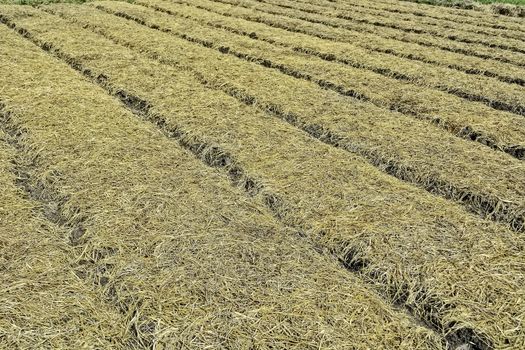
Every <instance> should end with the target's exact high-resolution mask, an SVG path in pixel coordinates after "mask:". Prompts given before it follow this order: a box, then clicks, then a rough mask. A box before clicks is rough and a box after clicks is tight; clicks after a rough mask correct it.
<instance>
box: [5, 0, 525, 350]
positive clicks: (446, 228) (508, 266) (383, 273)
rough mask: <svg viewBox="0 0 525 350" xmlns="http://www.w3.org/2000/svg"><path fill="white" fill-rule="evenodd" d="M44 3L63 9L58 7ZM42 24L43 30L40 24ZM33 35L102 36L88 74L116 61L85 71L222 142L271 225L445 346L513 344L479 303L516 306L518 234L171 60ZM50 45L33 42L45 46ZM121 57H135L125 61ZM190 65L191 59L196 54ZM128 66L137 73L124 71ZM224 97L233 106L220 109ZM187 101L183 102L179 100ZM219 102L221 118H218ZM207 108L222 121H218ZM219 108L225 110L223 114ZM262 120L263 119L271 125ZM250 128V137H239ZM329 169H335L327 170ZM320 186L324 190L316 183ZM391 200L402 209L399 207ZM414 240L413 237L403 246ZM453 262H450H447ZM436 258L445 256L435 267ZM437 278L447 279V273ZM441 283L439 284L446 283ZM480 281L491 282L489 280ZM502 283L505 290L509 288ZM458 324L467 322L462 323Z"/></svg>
mask: <svg viewBox="0 0 525 350" xmlns="http://www.w3.org/2000/svg"><path fill="white" fill-rule="evenodd" d="M52 8H53V9H55V10H56V9H58V8H61V9H64V8H67V6H53V7H52ZM4 11H5V10H4ZM4 11H2V12H4ZM77 11H78V9H77ZM97 16H98V19H99V22H100V23H102V22H106V21H103V14H100V15H97ZM33 20H34V18H33ZM17 21H18V20H17ZM117 22H118V21H117ZM46 23H47V26H48V29H47V30H45V29H44V28H45V27H46ZM109 24H111V23H109ZM25 26H26V25H25V24H24V27H25ZM126 27H127V26H126V25H124V24H120V23H119V24H118V25H117V24H115V28H118V29H119V33H120V34H118V35H122V36H123V37H129V36H130V34H129V33H126V31H125V30H124V29H125V28H126ZM129 29H130V30H133V33H135V34H133V35H137V34H138V33H140V32H142V31H138V30H137V29H136V28H135V27H134V26H131V25H130V26H129ZM33 30H34V31H37V32H38V31H45V32H46V33H50V32H53V34H49V35H51V36H58V37H59V38H60V40H58V42H63V43H64V45H67V47H69V48H70V49H71V50H74V48H75V47H76V48H77V49H78V50H80V52H84V50H85V45H87V43H88V41H89V42H90V41H91V40H93V41H95V42H99V41H100V47H101V48H102V49H103V50H105V51H104V52H106V55H107V54H111V55H113V56H111V57H112V58H113V59H109V56H105V57H104V58H103V59H101V55H100V54H96V55H93V56H91V57H90V58H85V59H88V60H89V62H91V65H90V66H89V67H88V69H89V70H90V71H91V72H96V70H95V68H94V67H93V66H95V65H105V64H111V62H112V61H116V62H114V63H113V64H114V68H113V69H118V67H119V66H120V67H127V68H125V70H126V73H125V74H119V73H116V74H115V75H111V76H110V75H109V74H107V72H106V74H104V73H98V72H96V73H95V74H98V75H99V74H104V76H105V78H104V80H107V81H109V82H115V81H121V82H125V84H126V85H127V90H135V89H136V90H137V91H140V92H141V93H143V94H149V96H150V97H151V99H146V98H143V99H144V100H145V101H149V100H151V101H150V102H151V103H152V106H153V107H152V108H155V109H156V110H157V109H158V111H164V113H163V114H162V115H164V116H165V118H166V121H167V122H170V123H173V124H174V125H176V124H177V123H182V122H183V121H184V123H191V127H192V129H193V130H195V132H196V133H197V132H200V133H203V134H205V135H207V137H210V138H216V140H220V139H222V140H224V144H223V147H224V148H225V149H226V148H228V149H232V150H234V151H235V152H231V154H233V155H235V157H236V160H237V162H240V163H242V164H243V166H244V167H246V169H250V170H249V171H250V172H251V173H254V174H257V177H260V178H261V180H260V181H261V183H264V184H265V185H264V186H265V188H268V189H272V193H275V195H277V196H278V198H282V199H283V202H281V203H277V204H276V203H275V201H273V200H270V201H268V200H267V201H266V205H267V206H270V207H272V208H275V207H276V206H277V208H279V210H278V211H277V212H278V213H279V215H277V216H278V217H279V218H280V220H283V221H285V222H288V223H289V224H293V225H294V226H298V227H301V228H303V229H304V232H305V233H307V235H308V236H309V237H311V238H312V239H313V240H314V241H318V242H319V244H320V247H325V248H327V249H329V251H332V252H334V254H337V255H338V256H339V257H340V258H341V259H343V260H344V261H345V262H346V265H347V266H348V267H349V268H354V269H357V270H358V271H359V273H360V274H361V275H362V276H366V277H367V278H369V279H370V280H372V281H374V283H376V284H377V285H378V286H382V289H383V290H384V291H385V293H386V294H387V295H390V296H391V297H393V296H396V297H395V298H394V300H397V301H400V302H402V303H403V304H404V305H405V306H406V307H407V308H408V309H411V310H412V312H413V313H414V314H415V315H416V316H417V317H420V318H422V319H424V320H426V321H427V322H429V323H433V322H434V323H436V327H438V328H440V329H442V331H443V332H445V333H446V334H448V337H447V339H448V340H449V342H450V344H452V345H453V346H456V345H457V346H461V345H462V343H460V344H457V343H453V339H461V338H462V337H463V336H465V337H466V339H465V338H463V340H462V341H466V342H470V341H471V342H472V344H474V345H475V348H478V349H487V348H491V347H492V346H500V345H502V344H505V342H507V343H509V344H513V345H514V344H521V343H522V341H523V338H522V336H521V335H520V334H515V333H510V332H505V333H504V332H501V329H508V330H510V329H515V327H514V322H515V321H512V320H511V319H504V320H501V319H499V320H498V321H495V320H492V319H491V318H492V317H493V316H490V315H491V314H492V313H491V311H489V310H487V309H486V308H489V309H492V308H493V307H494V308H496V309H497V310H509V312H513V313H514V314H515V313H516V312H517V310H515V307H516V302H519V300H521V299H520V298H521V296H520V295H521V294H520V293H522V291H521V289H520V288H521V287H520V286H522V285H523V284H522V283H521V282H520V281H519V280H516V279H519V278H521V277H519V276H522V275H523V274H522V273H521V272H519V271H518V270H520V269H521V268H522V267H521V265H520V264H519V263H518V261H520V259H522V257H521V255H520V254H522V253H521V251H522V248H521V246H517V245H518V244H522V239H521V238H520V236H519V235H516V234H514V233H512V232H510V231H507V230H506V229H505V228H503V227H501V226H499V225H495V224H491V223H488V222H485V221H482V220H479V219H477V218H475V217H472V216H470V215H467V214H466V213H465V212H464V211H463V210H461V209H459V208H458V207H456V206H454V205H451V204H450V203H448V202H446V201H443V200H441V199H439V198H436V197H433V196H430V195H428V194H426V193H425V192H422V191H420V190H417V189H415V188H413V187H411V186H406V185H404V184H402V183H400V182H398V181H397V180H394V179H391V178H390V177H388V176H386V175H384V174H382V173H380V172H378V171H377V170H376V169H374V168H373V167H371V166H370V165H368V164H366V163H364V162H363V161H361V160H360V159H359V158H358V157H349V155H348V154H346V153H341V152H340V151H338V150H337V149H335V148H332V147H328V146H325V145H323V144H321V143H319V142H317V141H315V139H310V138H305V136H304V134H303V133H300V132H298V131H297V130H295V129H294V128H292V127H290V126H289V125H287V124H284V123H282V122H279V121H278V120H277V119H273V118H272V119H269V118H264V117H259V116H257V115H255V116H254V113H259V112H256V111H254V110H252V111H251V112H249V110H244V108H248V107H242V105H239V104H238V102H235V100H233V99H228V98H227V96H224V94H222V93H220V92H217V93H219V94H220V95H221V96H222V97H220V98H219V99H216V98H214V97H213V95H214V94H215V93H214V92H213V91H212V90H210V91H206V92H201V93H202V94H204V96H203V97H199V96H202V95H199V92H198V86H196V84H195V82H193V81H188V80H189V79H190V78H191V76H193V77H195V78H197V76H195V75H194V74H192V75H190V77H186V78H184V79H177V78H175V77H177V76H180V75H181V74H184V73H185V70H184V69H181V68H182V67H181V68H177V69H175V68H174V69H170V68H169V66H162V68H161V69H158V68H159V67H158V66H157V67H155V63H154V61H150V60H147V61H148V62H146V64H144V65H142V64H139V62H140V61H141V60H142V58H141V57H140V55H138V56H137V55H134V54H133V53H132V52H129V53H128V54H126V55H123V54H122V53H121V52H119V51H118V50H117V46H112V45H110V44H109V43H107V42H105V41H104V40H102V38H98V39H96V38H95V37H91V36H90V35H86V34H85V33H84V34H83V35H82V37H83V38H84V41H83V42H82V43H78V41H75V38H77V37H78V35H79V34H81V33H79V32H77V31H76V30H75V29H74V28H73V27H70V26H69V27H64V28H62V29H60V26H59V25H57V22H54V21H51V20H50V19H48V18H46V19H45V20H42V21H41V22H39V23H35V27H34V28H32V29H31V31H33ZM41 35H46V34H41ZM67 38H69V39H67ZM156 38H158V37H156ZM55 41H56V40H51V38H48V39H45V40H44V39H42V42H43V43H46V42H47V43H50V42H55ZM102 42H105V43H104V44H102ZM48 45H49V44H48ZM49 47H51V46H49ZM52 50H57V49H56V48H52ZM106 50H107V51H106ZM97 57H98V58H97ZM172 57H173V56H172ZM122 60H125V61H126V62H135V64H134V65H133V66H130V65H129V64H125V63H126V62H124V61H122ZM195 60H197V61H198V59H197V58H195ZM92 65H93V66H92ZM137 66H138V69H137V70H130V69H129V67H137ZM147 67H151V68H157V69H155V71H156V72H157V73H156V74H152V71H148V70H147ZM121 69H122V68H121ZM102 71H103V70H102ZM177 72H178V75H177ZM162 75H164V76H165V77H166V79H168V78H169V79H171V81H172V82H177V84H181V83H183V82H185V81H188V86H189V87H188V90H187V93H188V94H189V95H188V96H192V97H191V98H190V97H185V96H184V94H182V95H181V93H182V92H183V91H185V89H183V88H182V87H181V86H180V85H177V86H173V88H167V87H169V86H170V85H168V84H159V85H157V84H158V83H159V81H161V80H159V79H160V76H162ZM148 77H150V78H148ZM206 82H207V83H208V84H210V83H213V82H214V81H213V80H210V79H208V78H207V79H206ZM216 83H220V82H219V81H217V82H216ZM172 85H173V83H172ZM197 85H198V84H197ZM154 86H159V88H157V89H155V88H153V87H154ZM184 93H186V92H184ZM163 94H164V95H163ZM163 96H164V98H163ZM154 99H155V100H154ZM198 101H204V102H203V103H204V106H202V108H208V109H206V112H204V110H203V109H200V108H201V107H198V108H197V106H195V103H197V102H198ZM211 101H217V103H218V104H219V107H218V108H217V109H216V111H215V112H213V110H210V109H209V108H211V107H213V106H214V104H210V102H211ZM181 103H182V105H181ZM230 103H232V104H233V105H232V106H231V107H227V106H228V105H229V104H230ZM190 104H191V106H193V107H191V108H189V107H187V106H189V105H190ZM229 108H231V114H230V113H226V110H230V109H229ZM196 111H201V112H202V113H200V114H199V118H195V117H194V114H193V113H195V112H196ZM217 113H219V114H220V115H221V116H222V117H221V118H218V117H217ZM185 115H186V116H185ZM225 115H226V116H228V117H227V118H225V117H224V116H225ZM250 116H252V117H250ZM260 123H263V124H260ZM268 123H272V124H271V126H270V124H268ZM268 127H269V128H270V130H272V132H271V133H268V132H266V131H265V130H269V129H268ZM225 128H226V129H225ZM225 130H228V131H227V132H225ZM243 130H245V131H244V132H243ZM243 133H244V134H243ZM246 133H247V134H246ZM248 134H249V135H251V136H249V137H248V136H247V135H248ZM243 135H246V136H243ZM268 138H271V141H269V139H268ZM307 144H310V145H309V146H308V145H307ZM269 145H271V147H269ZM302 150H304V151H302ZM306 150H307V151H306ZM319 152H320V153H319ZM330 164H332V165H333V164H338V166H337V167H336V168H334V167H331V166H330ZM310 165H311V166H310ZM298 166H300V167H301V169H300V170H299V168H297V167H298ZM321 183H322V186H318V185H317V184H321ZM363 189H366V191H364V190H363ZM320 198H322V201H321V202H320V201H319V199H320ZM371 200H372V202H373V205H371V204H370V203H371V202H370V201H371ZM366 203H368V204H366ZM396 203H397V204H399V203H405V204H402V205H400V206H398V205H397V204H396ZM274 210H275V209H274ZM417 213H420V214H417ZM444 213H446V219H444ZM387 218H388V219H387ZM385 219H387V220H386V221H383V220H385ZM385 225H386V226H385ZM386 232H390V233H389V234H386ZM471 235H472V236H471ZM508 235H510V236H508ZM416 237H417V241H418V242H417V243H416V242H414V241H413V240H414V238H416ZM459 237H460V239H458V238H459ZM468 237H471V238H470V239H469V238H468ZM410 242H412V243H410ZM431 242H432V243H431ZM416 246H417V247H418V248H417V249H416V248H415V247H416ZM410 247H414V249H411V248H410ZM502 250H503V251H504V252H503V251H502ZM395 251H396V252H398V253H394V252H395ZM492 254H494V255H492ZM465 257H468V259H469V263H467V264H470V265H469V266H472V270H471V271H470V270H465V269H464V268H463V267H464V266H465V265H464V264H465V263H466V262H461V259H464V258H465ZM491 257H492V258H491ZM455 259H459V260H458V261H456V260H455ZM501 259H503V260H501ZM452 260H454V261H455V262H454V263H452V264H451V263H450V261H452ZM445 261H448V262H449V263H447V264H443V263H444V262H445ZM495 264H498V265H499V264H503V265H504V266H505V268H504V269H503V270H500V269H499V268H498V269H496V270H494V266H495ZM445 265H446V266H445ZM503 265H501V268H503ZM474 266H475V267H474ZM489 266H490V267H489ZM407 269H408V270H407ZM516 269H517V270H516ZM469 271H470V272H469ZM491 271H492V272H491ZM495 271H497V272H495ZM501 271H505V276H501ZM507 273H508V275H506V274H507ZM442 274H446V278H445V277H444V276H443V275H442ZM436 276H439V277H436ZM441 276H443V277H441ZM511 276H512V277H511ZM443 278H445V279H443ZM480 278H482V279H483V283H481V280H480ZM440 281H446V286H445V285H442V284H441V282H440ZM490 281H493V283H495V285H493V286H492V287H490V286H491V284H490V283H491V282H490ZM503 281H505V283H506V284H507V285H506V286H505V287H504V286H503V285H502V284H501V283H502V282H503ZM511 281H512V285H509V283H511ZM514 281H515V282H516V283H517V284H516V285H514V283H515V282H514ZM427 282H428V283H430V284H427ZM458 283H459V285H461V287H459V285H458ZM496 285H497V286H498V288H496V290H501V291H502V294H501V298H502V299H495V298H497V297H496V294H494V292H491V293H490V295H491V296H490V298H491V299H490V301H488V300H479V298H480V297H482V298H483V295H486V294H485V292H482V294H479V293H480V291H479V288H480V286H482V288H489V289H490V288H493V287H496ZM500 288H503V289H500ZM452 289H453V290H452ZM490 290H493V289H490ZM487 292H488V290H487ZM458 293H459V294H458ZM471 293H472V294H471ZM497 295H500V292H498V293H497ZM497 300H502V301H504V304H505V306H503V305H499V302H498V301H497ZM478 302H479V303H478ZM482 305H483V306H482ZM490 305H493V306H490ZM471 307H474V309H475V310H476V311H475V312H471V311H469V310H473V309H471ZM460 310H461V312H458V313H456V311H460ZM484 310H487V311H484ZM510 310H514V311H510ZM505 314H507V313H505ZM508 315H510V313H508ZM516 317H517V318H516V319H515V320H518V317H519V316H516ZM489 318H490V320H489ZM466 320H468V321H467V324H469V325H471V326H467V327H465V325H466V324H465V321H466ZM494 322H496V323H494ZM508 322H509V323H508ZM495 324H497V325H496V326H495ZM508 327H510V328H508ZM514 332H516V331H514ZM508 334H511V335H512V336H509V335H508ZM491 343H493V344H491Z"/></svg>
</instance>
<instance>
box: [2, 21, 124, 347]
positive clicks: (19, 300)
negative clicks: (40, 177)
mask: <svg viewBox="0 0 525 350" xmlns="http://www.w3.org/2000/svg"><path fill="white" fill-rule="evenodd" d="M1 32H2V36H3V35H5V34H7V35H12V34H10V33H7V32H6V30H5V29H2V31H1ZM3 39H4V38H3V37H2V39H0V42H2V52H1V53H0V56H1V58H0V60H1V62H2V63H0V66H1V67H2V68H5V66H4V64H3V63H4V62H6V59H11V57H7V56H6V55H7V53H8V52H11V50H10V48H8V47H6V46H5V44H6V42H5V41H4V40H3ZM3 74H4V72H3V70H2V75H3ZM9 118H10V117H9V115H8V113H6V110H5V106H4V105H0V123H1V129H0V183H1V186H2V190H1V191H0V226H1V229H0V266H1V267H2V268H1V269H0V281H2V293H0V346H1V347H2V348H5V349H14V348H25V349H30V348H35V347H39V348H44V347H48V348H50V347H51V346H52V347H54V348H71V346H72V345H73V344H75V345H76V346H75V347H76V348H81V347H82V346H85V345H88V344H89V345H91V346H93V347H101V348H108V347H110V346H111V345H112V339H117V338H119V337H120V336H121V334H122V333H123V332H124V331H125V329H126V327H125V322H124V318H123V317H122V315H120V314H119V313H118V312H115V311H114V310H111V309H108V307H107V305H106V304H105V303H104V301H102V300H100V297H99V296H97V295H96V293H94V292H93V291H92V289H91V288H90V287H89V286H86V285H85V284H84V283H83V282H82V281H80V280H79V279H78V277H77V276H75V274H74V273H73V270H72V268H71V265H72V264H75V254H73V252H72V249H71V247H70V246H69V245H68V243H67V232H66V230H65V229H63V228H61V227H59V226H57V225H55V224H54V223H52V222H50V221H48V220H46V218H45V217H44V215H43V214H44V213H45V211H44V208H43V206H42V205H40V204H39V203H37V202H35V201H32V200H30V199H28V198H24V197H27V193H25V192H24V191H23V190H21V188H20V187H19V184H20V183H21V181H22V180H23V181H25V180H27V178H28V175H29V172H30V171H31V170H32V168H31V167H30V165H31V164H32V163H33V161H34V159H31V158H34V157H36V153H33V154H32V155H30V154H28V153H26V152H25V149H19V148H17V147H20V146H21V145H19V144H16V139H15V137H25V136H26V135H25V134H20V135H16V133H17V132H18V131H16V130H13V129H10V130H9V133H10V134H8V133H7V132H4V131H3V130H5V129H6V126H7V125H8V119H9ZM2 129H3V130H2ZM6 131H7V130H6ZM20 153H22V154H20ZM31 175H33V174H31ZM17 184H18V185H17Z"/></svg>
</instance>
